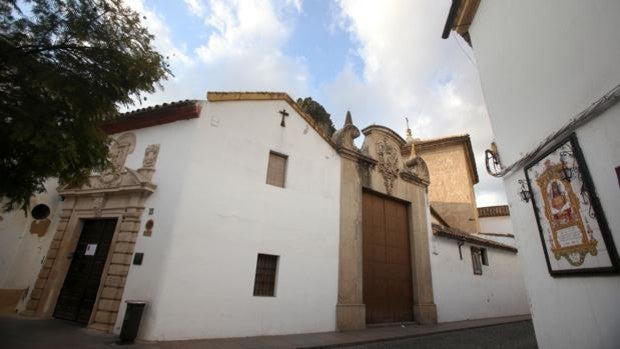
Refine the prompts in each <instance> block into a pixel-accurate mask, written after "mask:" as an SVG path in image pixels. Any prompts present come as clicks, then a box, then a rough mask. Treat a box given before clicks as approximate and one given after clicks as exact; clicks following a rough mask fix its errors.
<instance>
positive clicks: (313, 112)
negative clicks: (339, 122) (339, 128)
mask: <svg viewBox="0 0 620 349" xmlns="http://www.w3.org/2000/svg"><path fill="white" fill-rule="evenodd" d="M297 105H298V106H299V107H300V108H301V110H303V111H304V112H305V113H307V114H308V115H310V116H312V118H313V119H314V120H315V121H316V122H317V123H318V124H319V126H320V127H321V128H323V130H325V132H327V134H329V135H332V134H333V133H334V132H336V128H335V127H334V122H333V121H332V118H331V114H329V113H328V112H327V110H325V108H324V107H323V106H322V105H321V103H319V102H317V101H315V100H313V99H312V97H306V98H304V99H301V98H298V99H297Z"/></svg>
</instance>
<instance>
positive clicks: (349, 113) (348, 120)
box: [344, 110, 353, 126]
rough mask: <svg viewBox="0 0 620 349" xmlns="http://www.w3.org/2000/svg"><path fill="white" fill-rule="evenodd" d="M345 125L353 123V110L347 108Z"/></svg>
mask: <svg viewBox="0 0 620 349" xmlns="http://www.w3.org/2000/svg"><path fill="white" fill-rule="evenodd" d="M344 125H345V126H347V125H353V119H352V118H351V111H350V110H347V116H346V117H345V118H344Z"/></svg>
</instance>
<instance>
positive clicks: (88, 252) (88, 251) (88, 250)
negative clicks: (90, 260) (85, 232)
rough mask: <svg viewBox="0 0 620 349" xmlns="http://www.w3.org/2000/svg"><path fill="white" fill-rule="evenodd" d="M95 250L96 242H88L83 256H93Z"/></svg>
mask: <svg viewBox="0 0 620 349" xmlns="http://www.w3.org/2000/svg"><path fill="white" fill-rule="evenodd" d="M95 251H97V244H88V245H86V252H84V255H85V256H94V255H95Z"/></svg>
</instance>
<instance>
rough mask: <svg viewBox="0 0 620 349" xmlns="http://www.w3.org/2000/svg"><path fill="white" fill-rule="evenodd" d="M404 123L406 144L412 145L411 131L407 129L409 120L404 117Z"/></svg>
mask: <svg viewBox="0 0 620 349" xmlns="http://www.w3.org/2000/svg"><path fill="white" fill-rule="evenodd" d="M405 121H406V122H407V136H406V137H405V141H407V144H413V134H411V129H410V128H409V118H407V117H405Z"/></svg>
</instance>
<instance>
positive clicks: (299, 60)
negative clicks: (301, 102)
mask: <svg viewBox="0 0 620 349" xmlns="http://www.w3.org/2000/svg"><path fill="white" fill-rule="evenodd" d="M125 1H126V3H128V4H129V5H130V6H131V7H132V8H133V9H134V10H136V11H138V12H140V13H142V14H143V15H144V16H146V17H147V19H146V24H147V27H148V28H149V30H150V32H151V33H152V34H154V35H155V37H156V39H155V46H156V48H157V49H158V50H160V52H162V54H164V55H167V56H170V57H171V69H172V71H173V73H174V75H175V76H174V77H173V78H171V79H170V80H169V81H165V82H164V83H163V85H164V91H158V92H156V93H155V94H153V95H150V96H149V97H148V100H147V101H146V103H144V106H146V105H153V104H158V103H162V102H169V101H174V100H179V99H188V98H189V99H204V98H205V97H206V92H207V90H211V91H215V90H235V91H239V90H241V91H243V90H260V91H266V90H272V91H276V90H277V91H285V92H289V93H290V94H291V95H294V96H297V95H300V96H301V95H305V94H306V93H307V91H308V89H309V88H308V80H309V78H308V76H309V74H308V71H307V68H306V64H305V61H304V59H303V57H292V56H289V55H286V54H285V53H284V52H283V47H284V46H285V45H286V43H287V40H289V39H290V35H291V27H292V26H293V25H294V23H292V22H290V21H289V20H288V19H287V16H286V15H287V14H290V12H291V11H293V12H296V11H300V10H301V1H287V2H285V3H283V2H275V3H274V2H272V1H270V0H231V1H223V0H210V1H206V0H185V5H186V8H187V10H188V12H189V13H190V14H191V15H194V16H197V17H199V18H201V19H202V21H203V23H204V26H203V27H202V28H200V27H199V28H198V29H196V28H194V29H193V31H192V32H191V35H194V36H195V37H202V36H205V37H206V39H205V40H204V42H203V43H202V44H199V45H197V47H195V48H192V49H189V50H188V49H186V48H185V45H184V44H181V43H178V42H175V41H174V40H173V38H172V35H171V31H170V29H169V27H168V25H167V23H166V20H165V17H164V16H162V15H160V14H158V13H157V12H156V11H155V10H154V9H153V8H152V7H151V6H149V5H146V4H145V1H144V0H125Z"/></svg>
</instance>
